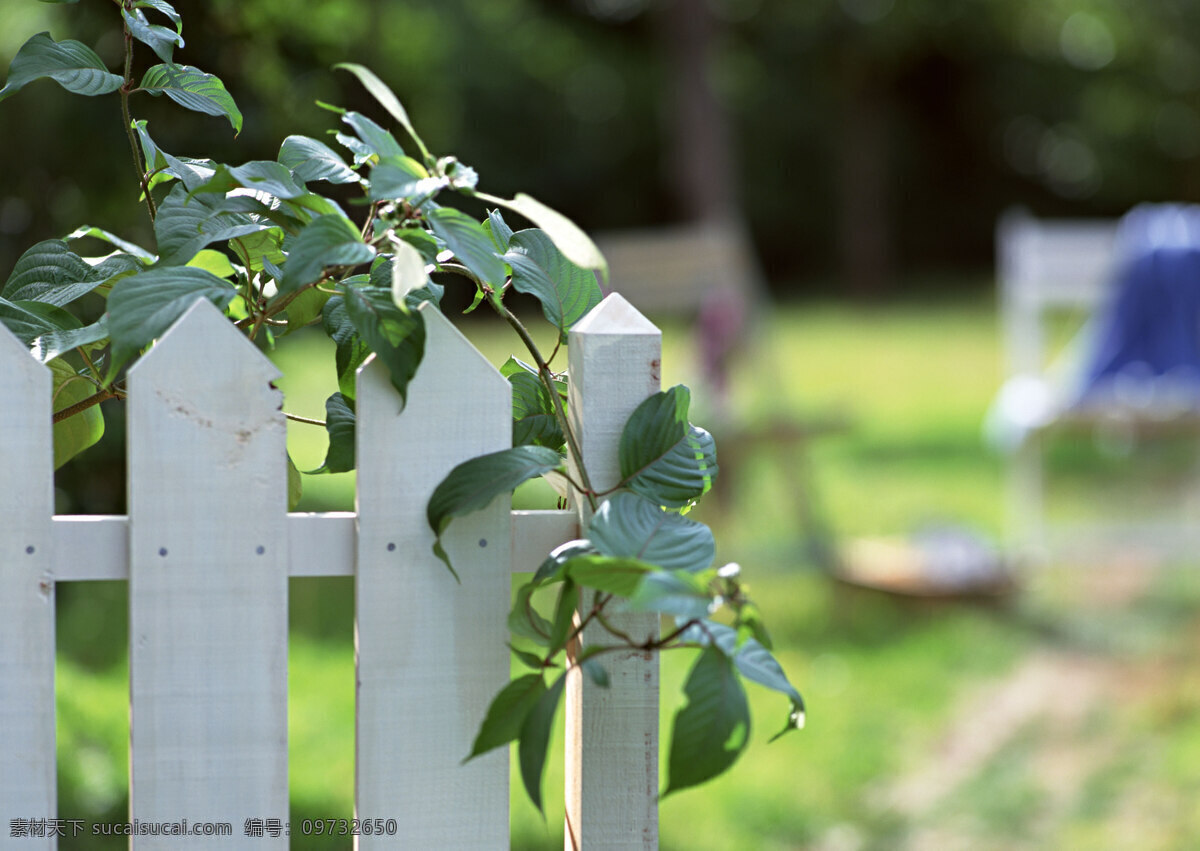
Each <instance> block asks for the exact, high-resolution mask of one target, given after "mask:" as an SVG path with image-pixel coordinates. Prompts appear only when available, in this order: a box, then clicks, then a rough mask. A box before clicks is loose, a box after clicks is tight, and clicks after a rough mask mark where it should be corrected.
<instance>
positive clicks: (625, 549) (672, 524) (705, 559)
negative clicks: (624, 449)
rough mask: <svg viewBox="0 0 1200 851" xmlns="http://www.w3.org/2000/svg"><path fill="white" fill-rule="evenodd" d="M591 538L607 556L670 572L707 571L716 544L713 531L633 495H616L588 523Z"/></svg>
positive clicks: (588, 534) (714, 553) (597, 547)
mask: <svg viewBox="0 0 1200 851" xmlns="http://www.w3.org/2000/svg"><path fill="white" fill-rule="evenodd" d="M587 536H588V538H589V539H590V540H591V541H592V543H594V544H595V545H596V549H598V550H599V551H600V552H601V553H602V554H603V555H606V556H623V557H628V558H635V559H638V560H639V561H644V562H647V563H649V564H654V565H657V566H659V567H662V568H664V569H666V570H687V571H698V570H704V569H705V568H706V567H708V566H709V565H711V564H712V560H713V557H714V556H715V555H716V545H715V543H714V541H713V534H712V531H711V530H710V529H709V528H708V527H707V526H705V525H704V524H703V523H697V522H696V521H694V520H689V519H688V518H686V517H682V516H680V515H679V514H676V513H675V512H671V511H663V510H662V508H660V507H659V506H658V505H656V504H655V503H653V502H651V501H650V500H648V499H646V498H645V497H642V496H638V495H637V494H632V493H618V494H614V495H613V496H612V497H611V498H609V499H608V501H607V502H605V503H604V504H603V505H601V506H600V508H599V509H598V510H597V511H596V514H595V516H594V517H592V521H591V523H590V524H588V532H587Z"/></svg>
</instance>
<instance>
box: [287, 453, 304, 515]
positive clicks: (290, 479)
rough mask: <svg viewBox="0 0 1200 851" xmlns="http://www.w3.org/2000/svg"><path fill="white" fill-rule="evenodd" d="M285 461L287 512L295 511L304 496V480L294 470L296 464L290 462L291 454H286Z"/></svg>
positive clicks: (298, 472) (297, 471)
mask: <svg viewBox="0 0 1200 851" xmlns="http://www.w3.org/2000/svg"><path fill="white" fill-rule="evenodd" d="M287 461H288V472H287V489H288V511H295V510H296V506H297V505H299V504H300V497H301V496H303V495H304V478H303V477H302V476H301V475H300V471H299V470H298V469H296V462H295V461H293V460H292V456H291V453H288V457H287Z"/></svg>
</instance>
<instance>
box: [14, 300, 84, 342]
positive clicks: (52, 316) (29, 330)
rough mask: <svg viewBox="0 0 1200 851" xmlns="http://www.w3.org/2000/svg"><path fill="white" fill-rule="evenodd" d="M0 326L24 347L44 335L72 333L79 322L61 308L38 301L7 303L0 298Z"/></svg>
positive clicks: (78, 325)
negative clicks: (3, 326) (62, 332)
mask: <svg viewBox="0 0 1200 851" xmlns="http://www.w3.org/2000/svg"><path fill="white" fill-rule="evenodd" d="M0 324H3V325H5V326H6V327H7V328H8V330H9V331H12V332H13V334H14V335H15V336H16V338H17V339H18V340H20V341H21V342H22V343H24V344H25V345H26V346H30V345H32V344H33V341H34V340H37V339H38V338H40V337H41V336H42V335H44V334H50V333H54V332H59V331H73V330H75V329H78V328H79V327H80V323H79V320H78V319H76V318H75V317H74V316H72V315H71V314H70V313H67V311H65V310H63V309H62V308H61V307H56V306H55V305H52V304H46V303H45V302H40V301H9V300H7V299H5V298H3V297H0Z"/></svg>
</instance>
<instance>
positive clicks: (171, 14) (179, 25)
mask: <svg viewBox="0 0 1200 851" xmlns="http://www.w3.org/2000/svg"><path fill="white" fill-rule="evenodd" d="M72 2H73V0H72ZM133 7H134V8H135V9H154V10H155V11H156V12H161V13H162V14H164V15H166V16H167V17H168V18H170V19H171V23H173V24H175V31H176V32H179V33H182V32H183V19H182V18H181V17H179V13H178V12H176V11H175V7H174V6H172V5H171V4H170V3H168V2H167V0H137V2H135V3H134V4H133Z"/></svg>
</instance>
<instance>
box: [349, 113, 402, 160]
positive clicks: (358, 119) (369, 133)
mask: <svg viewBox="0 0 1200 851" xmlns="http://www.w3.org/2000/svg"><path fill="white" fill-rule="evenodd" d="M342 121H344V122H345V123H347V124H349V125H350V126H351V127H352V128H353V129H354V132H355V133H356V134H358V138H359V139H361V140H362V143H363V144H364V145H365V146H366V152H367V154H368V159H369V158H371V157H375V158H377V159H378V160H384V159H387V158H388V157H403V156H404V148H402V147H400V143H399V142H397V141H396V137H395V136H393V135H392V134H391V133H389V132H388V131H387V130H384V129H383V128H382V127H380V126H379V125H378V124H376V123H375V122H374V121H372V120H371V119H369V118H367V116H365V115H363V114H361V113H358V112H347V113H345V114H344V115H343V116H342ZM338 141H341V140H340V139H339V140H338ZM343 144H345V143H344V142H343ZM358 153H360V151H355V154H356V157H355V159H357V154H358Z"/></svg>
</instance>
